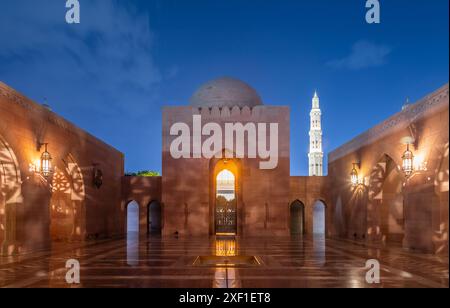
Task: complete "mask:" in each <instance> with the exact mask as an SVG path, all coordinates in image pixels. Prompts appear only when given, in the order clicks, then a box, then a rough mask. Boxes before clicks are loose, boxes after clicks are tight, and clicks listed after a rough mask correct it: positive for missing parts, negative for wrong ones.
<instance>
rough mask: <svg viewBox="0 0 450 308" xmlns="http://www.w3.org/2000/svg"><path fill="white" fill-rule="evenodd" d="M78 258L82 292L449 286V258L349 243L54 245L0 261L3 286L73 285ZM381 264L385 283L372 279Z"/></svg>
mask: <svg viewBox="0 0 450 308" xmlns="http://www.w3.org/2000/svg"><path fill="white" fill-rule="evenodd" d="M198 256H220V257H233V256H257V257H258V258H259V259H260V260H261V262H262V263H261V265H260V266H256V267H246V266H242V267H241V266H235V267H233V266H229V267H225V266H202V267H196V266H193V262H194V261H195V259H196V258H197V257H198ZM72 258H75V259H78V260H79V261H80V264H81V284H80V285H78V286H76V287H156V288H161V287H173V288H187V287H193V288H211V287H212V288H270V287H288V288H311V287H357V288H360V287H448V257H446V256H432V255H423V254H415V253H411V252H406V251H404V250H402V249H401V248H399V247H391V248H381V247H375V246H370V247H368V246H366V245H365V244H363V243H360V242H353V241H349V240H334V239H326V240H325V239H324V238H323V237H320V236H319V237H317V236H316V237H311V238H309V237H305V238H302V237H299V238H244V239H242V238H236V239H234V238H218V239H217V240H216V239H214V238H210V239H208V238H206V239H205V238H190V239H176V238H166V239H161V238H158V237H151V238H138V237H137V236H136V235H130V236H128V237H127V238H126V239H122V240H109V241H103V242H99V243H89V244H85V245H82V246H81V245H80V244H69V245H67V244H66V245H65V246H64V245H63V244H55V245H54V248H53V249H52V250H51V251H43V252H39V253H34V254H31V255H27V256H22V257H20V258H19V257H14V258H0V287H70V286H68V285H67V284H66V283H65V274H66V269H65V262H66V261H67V260H68V259H72ZM374 258H375V259H378V260H380V262H381V265H382V273H381V280H382V281H381V284H380V285H369V284H367V283H366V281H365V274H366V269H365V263H366V261H367V260H368V259H374Z"/></svg>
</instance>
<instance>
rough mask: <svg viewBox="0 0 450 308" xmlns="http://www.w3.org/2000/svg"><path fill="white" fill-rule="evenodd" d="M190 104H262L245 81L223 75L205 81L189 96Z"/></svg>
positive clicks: (206, 105)
mask: <svg viewBox="0 0 450 308" xmlns="http://www.w3.org/2000/svg"><path fill="white" fill-rule="evenodd" d="M190 102H191V105H192V106H194V107H197V108H200V107H208V108H212V107H215V106H217V107H229V108H232V107H235V106H238V107H240V108H242V107H245V106H248V107H250V108H251V107H255V106H259V105H262V104H263V103H262V100H261V97H260V96H259V95H258V93H257V92H256V91H255V89H253V88H252V87H250V86H249V85H248V84H246V83H245V82H242V81H240V80H237V79H233V78H229V77H223V78H219V79H215V80H212V81H209V82H207V83H205V84H204V85H203V86H201V87H200V88H199V89H198V90H197V91H196V92H195V93H194V95H193V96H192V97H191V100H190Z"/></svg>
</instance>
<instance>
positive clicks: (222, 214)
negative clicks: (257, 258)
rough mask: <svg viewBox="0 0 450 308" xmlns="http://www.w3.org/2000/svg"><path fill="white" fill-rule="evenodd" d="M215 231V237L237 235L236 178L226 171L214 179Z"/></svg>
mask: <svg viewBox="0 0 450 308" xmlns="http://www.w3.org/2000/svg"><path fill="white" fill-rule="evenodd" d="M215 197H216V209H215V216H216V217H215V229H216V234H217V235H235V234H236V233H237V222H236V221H237V213H236V203H237V202H236V199H237V198H236V177H235V175H234V174H233V173H232V172H231V171H230V170H228V169H224V170H222V171H220V172H219V174H218V175H217V177H216V196H215Z"/></svg>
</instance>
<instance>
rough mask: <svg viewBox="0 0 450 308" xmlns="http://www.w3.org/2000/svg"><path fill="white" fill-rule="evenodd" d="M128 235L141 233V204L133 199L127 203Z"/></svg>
mask: <svg viewBox="0 0 450 308" xmlns="http://www.w3.org/2000/svg"><path fill="white" fill-rule="evenodd" d="M126 231H127V235H138V234H139V204H138V203H137V202H136V201H131V202H130V203H128V205H127V226H126Z"/></svg>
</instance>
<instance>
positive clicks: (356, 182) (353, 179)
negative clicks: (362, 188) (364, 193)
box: [350, 164, 360, 187]
mask: <svg viewBox="0 0 450 308" xmlns="http://www.w3.org/2000/svg"><path fill="white" fill-rule="evenodd" d="M356 165H357V164H353V169H352V172H351V173H350V182H351V183H352V186H353V187H356V186H358V185H359V183H360V180H359V176H358V170H356Z"/></svg>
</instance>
